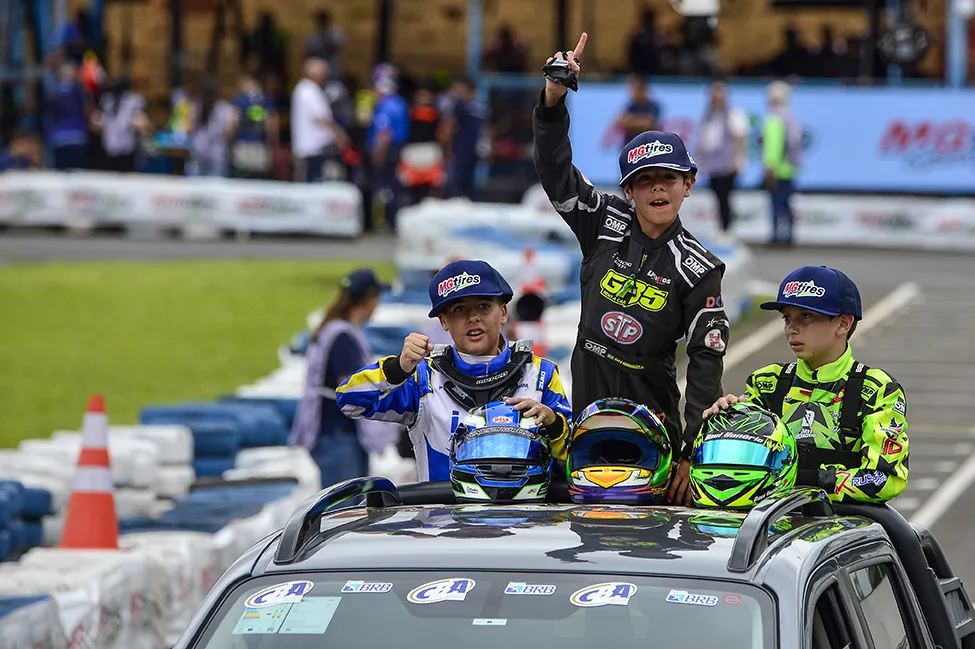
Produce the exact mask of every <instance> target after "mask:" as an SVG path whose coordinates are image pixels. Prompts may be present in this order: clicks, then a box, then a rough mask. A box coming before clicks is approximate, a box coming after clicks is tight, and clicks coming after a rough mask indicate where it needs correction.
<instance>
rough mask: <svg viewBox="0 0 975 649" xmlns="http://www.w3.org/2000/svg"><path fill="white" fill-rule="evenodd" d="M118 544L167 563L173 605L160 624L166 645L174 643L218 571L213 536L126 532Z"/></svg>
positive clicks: (166, 582) (189, 533)
mask: <svg viewBox="0 0 975 649" xmlns="http://www.w3.org/2000/svg"><path fill="white" fill-rule="evenodd" d="M119 546H120V547H121V548H124V549H126V550H129V551H131V552H134V553H140V554H145V555H148V556H151V557H153V558H154V559H155V560H156V561H157V562H158V563H160V564H161V565H163V566H165V573H166V576H167V578H166V579H165V581H164V586H165V587H166V589H167V594H166V597H167V600H168V601H169V602H170V604H171V606H170V608H169V614H168V617H167V618H166V619H164V620H162V625H161V626H162V629H163V639H164V646H166V647H169V646H172V645H173V644H175V642H176V640H177V639H178V638H179V636H180V634H181V633H182V632H183V630H184V629H185V628H186V626H187V625H188V624H189V622H190V619H191V618H192V616H193V614H194V613H195V612H196V609H197V608H198V607H199V605H200V603H201V602H202V601H203V598H204V597H205V596H206V594H207V592H208V591H209V590H210V587H211V585H212V584H213V582H214V580H215V579H216V577H217V575H218V574H219V572H218V566H217V559H216V554H217V553H216V550H215V548H214V545H213V536H212V535H210V534H204V533H202V532H138V533H133V534H123V535H122V536H121V537H119Z"/></svg>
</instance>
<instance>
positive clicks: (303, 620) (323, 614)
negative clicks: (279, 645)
mask: <svg viewBox="0 0 975 649" xmlns="http://www.w3.org/2000/svg"><path fill="white" fill-rule="evenodd" d="M341 601H342V598H341V597H309V598H308V599H306V600H304V601H302V602H298V603H297V604H292V605H291V612H290V613H288V616H287V617H286V618H285V620H284V623H283V624H282V625H281V630H280V631H279V633H282V634H292V633H305V634H316V635H321V634H323V633H325V630H326V629H328V625H329V624H331V622H332V616H333V615H335V609H337V608H338V607H339V602H341Z"/></svg>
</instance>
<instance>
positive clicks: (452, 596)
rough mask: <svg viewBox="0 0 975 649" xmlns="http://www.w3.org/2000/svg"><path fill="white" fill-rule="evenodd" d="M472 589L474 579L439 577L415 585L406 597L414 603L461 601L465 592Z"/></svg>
mask: <svg viewBox="0 0 975 649" xmlns="http://www.w3.org/2000/svg"><path fill="white" fill-rule="evenodd" d="M472 590H474V580H473V579H467V578H464V577H460V578H453V579H440V580H437V581H431V582H429V583H426V584H423V585H422V586H417V587H416V588H414V589H413V590H411V591H410V594H409V595H407V596H406V599H407V600H408V601H410V602H412V603H414V604H434V603H436V602H463V601H464V599H465V598H466V597H467V593H469V592H471V591H472Z"/></svg>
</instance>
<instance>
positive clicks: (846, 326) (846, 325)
mask: <svg viewBox="0 0 975 649" xmlns="http://www.w3.org/2000/svg"><path fill="white" fill-rule="evenodd" d="M838 320H839V323H838V327H837V329H836V334H837V335H838V336H842V337H844V338H845V337H846V335H847V334H848V333H849V332H850V327H852V326H853V323H854V322H856V320H855V319H854V317H853V316H851V315H841V316H840V317H839V318H838Z"/></svg>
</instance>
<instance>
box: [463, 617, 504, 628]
mask: <svg viewBox="0 0 975 649" xmlns="http://www.w3.org/2000/svg"><path fill="white" fill-rule="evenodd" d="M507 624H508V620H492V619H483V618H474V621H473V622H472V623H471V626H507Z"/></svg>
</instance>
